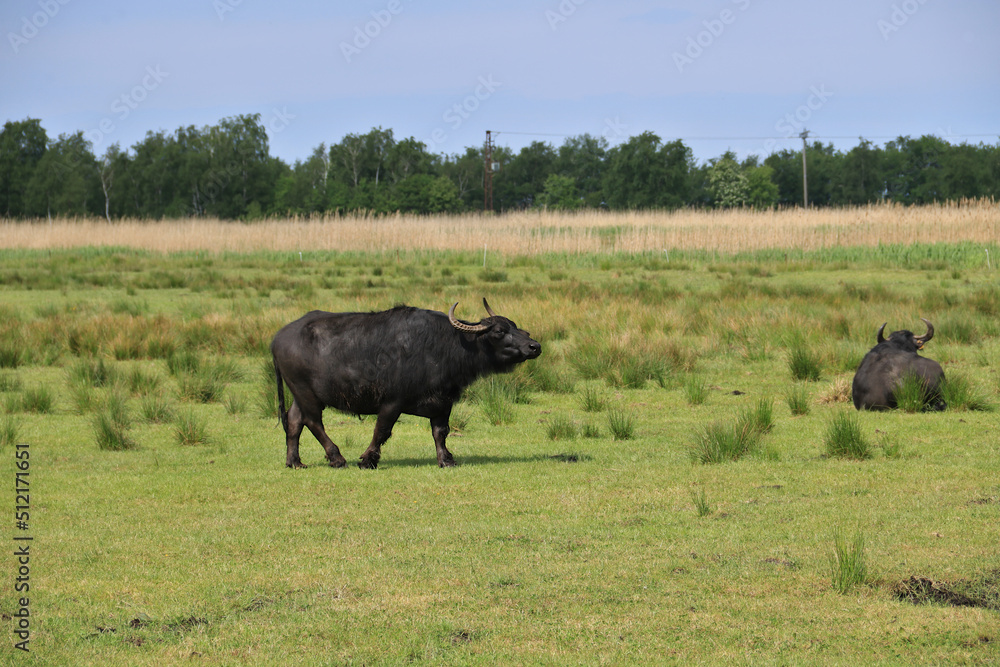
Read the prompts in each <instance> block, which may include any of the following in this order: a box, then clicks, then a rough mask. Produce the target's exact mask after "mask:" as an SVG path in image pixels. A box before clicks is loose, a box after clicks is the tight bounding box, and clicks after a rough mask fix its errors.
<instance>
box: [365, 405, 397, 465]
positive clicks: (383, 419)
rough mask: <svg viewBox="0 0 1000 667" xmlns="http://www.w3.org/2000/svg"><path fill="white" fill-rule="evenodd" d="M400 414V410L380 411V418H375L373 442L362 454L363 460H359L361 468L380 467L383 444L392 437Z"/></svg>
mask: <svg viewBox="0 0 1000 667" xmlns="http://www.w3.org/2000/svg"><path fill="white" fill-rule="evenodd" d="M399 414H400V413H399V411H398V410H383V411H382V412H380V413H378V418H377V419H376V420H375V432H374V433H372V442H371V444H370V445H368V449H366V450H365V453H364V454H362V455H361V460H360V461H358V467H359V468H362V469H367V470H375V469H376V468H378V460H379V459H380V458H382V445H383V444H385V441H386V440H388V439H389V438H390V437H392V427H393V426H395V425H396V420H397V419H399Z"/></svg>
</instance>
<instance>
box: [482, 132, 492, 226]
mask: <svg viewBox="0 0 1000 667" xmlns="http://www.w3.org/2000/svg"><path fill="white" fill-rule="evenodd" d="M493 148H494V146H493V136H492V133H491V132H490V131H489V130H486V143H485V144H483V211H492V210H493Z"/></svg>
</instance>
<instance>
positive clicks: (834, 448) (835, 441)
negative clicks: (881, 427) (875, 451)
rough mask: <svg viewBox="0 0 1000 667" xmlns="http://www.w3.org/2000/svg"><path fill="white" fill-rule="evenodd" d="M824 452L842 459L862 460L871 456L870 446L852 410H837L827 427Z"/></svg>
mask: <svg viewBox="0 0 1000 667" xmlns="http://www.w3.org/2000/svg"><path fill="white" fill-rule="evenodd" d="M824 442H825V444H826V453H827V454H828V455H829V456H834V457H837V458H842V459H857V460H864V459H870V458H871V457H872V448H871V445H870V444H869V443H868V440H867V439H866V438H865V436H864V434H862V433H861V425H860V424H859V423H858V417H857V416H856V415H855V414H854V413H853V412H847V411H844V412H839V413H837V414H836V415H834V417H833V421H832V422H830V426H829V427H828V428H827V432H826V438H825V440H824Z"/></svg>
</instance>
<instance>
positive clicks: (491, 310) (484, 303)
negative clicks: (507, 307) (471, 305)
mask: <svg viewBox="0 0 1000 667" xmlns="http://www.w3.org/2000/svg"><path fill="white" fill-rule="evenodd" d="M483 305H484V306H486V312H487V313H489V315H490V317H496V316H497V314H496V313H494V312H493V309H492V308H490V304H488V303H487V302H486V297H485V296H484V297H483Z"/></svg>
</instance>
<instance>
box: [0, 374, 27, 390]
mask: <svg viewBox="0 0 1000 667" xmlns="http://www.w3.org/2000/svg"><path fill="white" fill-rule="evenodd" d="M23 388H24V383H23V382H22V381H21V376H20V375H18V374H17V373H7V372H4V373H0V392H3V391H21V390H22V389H23Z"/></svg>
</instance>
